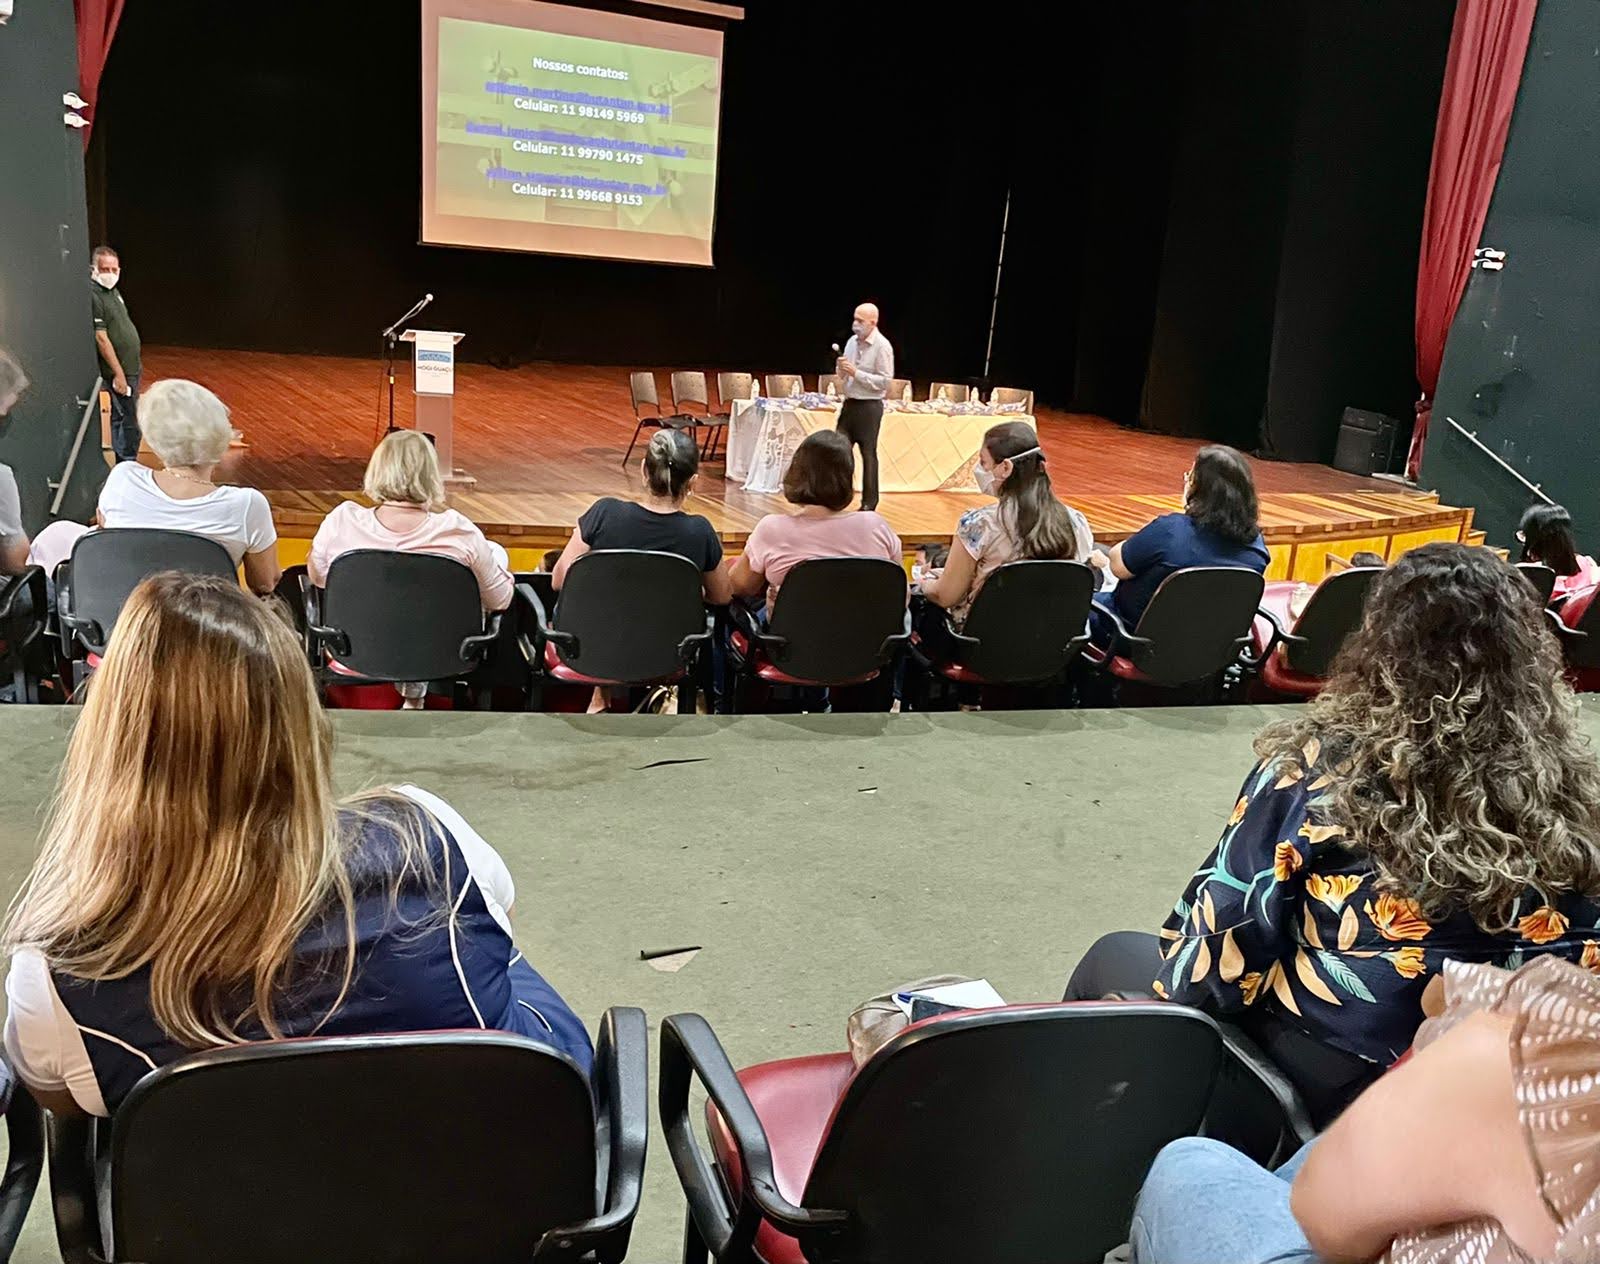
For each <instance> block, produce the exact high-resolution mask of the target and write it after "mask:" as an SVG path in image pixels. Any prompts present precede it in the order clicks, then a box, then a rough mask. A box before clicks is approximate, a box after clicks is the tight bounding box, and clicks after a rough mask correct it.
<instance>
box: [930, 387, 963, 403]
mask: <svg viewBox="0 0 1600 1264" xmlns="http://www.w3.org/2000/svg"><path fill="white" fill-rule="evenodd" d="M971 394H972V391H971V388H970V387H967V386H963V385H962V384H961V383H960V382H934V383H931V384H930V385H929V387H928V398H929V399H931V400H943V401H944V402H946V403H950V404H965V403H966V402H967V400H968V398H969V397H970V396H971Z"/></svg>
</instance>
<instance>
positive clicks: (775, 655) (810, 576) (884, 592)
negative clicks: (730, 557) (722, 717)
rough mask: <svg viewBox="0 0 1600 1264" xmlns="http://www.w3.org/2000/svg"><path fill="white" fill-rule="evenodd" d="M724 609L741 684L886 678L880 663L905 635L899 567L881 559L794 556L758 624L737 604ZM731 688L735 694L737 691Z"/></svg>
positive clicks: (907, 625)
mask: <svg viewBox="0 0 1600 1264" xmlns="http://www.w3.org/2000/svg"><path fill="white" fill-rule="evenodd" d="M729 615H730V618H731V620H732V623H733V631H732V633H731V635H730V637H729V646H730V658H731V660H732V661H731V666H732V667H733V670H734V672H735V674H736V677H737V683H738V684H740V685H745V686H748V685H751V684H752V683H753V682H755V681H760V682H762V683H763V684H766V685H779V686H791V687H802V688H804V687H813V688H815V687H833V688H841V687H844V686H849V685H863V684H867V683H868V682H872V681H879V683H888V682H889V681H891V680H892V675H893V673H892V672H891V673H884V669H885V668H886V667H889V666H891V664H892V663H893V662H894V660H895V659H896V657H897V656H898V655H899V654H900V653H901V652H902V651H903V650H904V649H905V647H906V645H907V644H909V642H910V640H911V620H910V616H909V615H908V614H907V612H906V573H905V571H904V570H902V569H901V568H900V567H899V566H896V565H895V564H894V563H893V562H891V561H888V560H887V559H885V558H876V557H829V558H814V559H812V560H811V561H808V562H801V563H800V564H799V565H798V566H796V567H795V568H794V569H793V570H791V571H790V572H789V573H788V575H787V576H786V577H785V578H784V581H783V586H782V587H781V588H780V589H779V590H778V601H777V604H776V606H775V607H774V608H773V611H772V619H771V621H770V622H769V624H768V625H767V626H766V627H765V628H763V627H761V626H760V624H759V623H758V622H757V620H756V618H755V616H753V615H752V614H751V613H750V611H749V609H748V608H747V607H746V606H744V605H743V604H742V603H739V602H735V603H734V604H733V605H732V606H730V607H729ZM732 692H733V694H734V697H735V700H737V699H738V697H739V694H740V693H741V690H740V689H739V688H737V687H736V688H735V689H734V690H733V691H732ZM883 706H884V708H885V709H887V707H888V700H887V698H885V699H884V702H883Z"/></svg>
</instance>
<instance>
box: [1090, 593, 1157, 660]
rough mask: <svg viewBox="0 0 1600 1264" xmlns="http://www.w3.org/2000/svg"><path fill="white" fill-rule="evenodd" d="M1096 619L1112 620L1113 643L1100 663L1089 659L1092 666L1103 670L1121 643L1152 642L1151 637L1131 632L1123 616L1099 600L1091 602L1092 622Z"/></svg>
mask: <svg viewBox="0 0 1600 1264" xmlns="http://www.w3.org/2000/svg"><path fill="white" fill-rule="evenodd" d="M1095 619H1109V620H1110V621H1111V633H1112V635H1111V643H1110V644H1109V645H1107V646H1106V656H1105V659H1104V660H1103V661H1102V662H1099V663H1095V662H1094V661H1093V660H1092V659H1090V660H1088V661H1089V663H1090V665H1091V666H1094V667H1098V668H1100V669H1101V670H1102V671H1103V670H1104V669H1105V668H1106V666H1107V665H1108V664H1109V663H1110V662H1111V659H1112V657H1113V656H1114V655H1115V654H1116V652H1117V647H1118V645H1119V644H1121V643H1123V642H1126V643H1127V644H1129V645H1150V644H1152V642H1151V640H1150V638H1149V637H1147V636H1139V635H1138V634H1136V633H1134V632H1130V631H1129V630H1128V625H1127V624H1126V623H1124V622H1123V621H1122V616H1121V615H1119V614H1118V613H1117V612H1116V611H1115V610H1113V609H1112V608H1111V607H1110V606H1102V605H1101V604H1100V603H1099V602H1098V601H1091V602H1090V603H1089V621H1090V623H1091V624H1092V623H1093V622H1094V620H1095ZM1090 639H1091V640H1092V639H1093V638H1092V637H1091V638H1090Z"/></svg>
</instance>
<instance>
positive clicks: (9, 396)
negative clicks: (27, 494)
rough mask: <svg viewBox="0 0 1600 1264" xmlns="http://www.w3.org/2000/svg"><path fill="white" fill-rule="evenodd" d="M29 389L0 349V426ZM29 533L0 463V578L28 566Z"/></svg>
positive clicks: (13, 479) (12, 479)
mask: <svg viewBox="0 0 1600 1264" xmlns="http://www.w3.org/2000/svg"><path fill="white" fill-rule="evenodd" d="M27 389H28V375H27V374H26V373H24V372H23V371H22V366H21V365H20V364H18V363H17V362H16V361H15V360H13V359H12V358H11V356H10V354H9V353H7V352H6V350H5V349H4V348H0V422H4V421H5V419H6V418H7V417H8V416H9V415H10V413H11V410H12V409H13V408H15V407H16V406H17V401H18V400H20V399H21V398H22V392H23V391H25V390H27ZM28 548H29V542H28V533H27V531H26V530H25V529H24V528H23V525H22V497H21V495H20V494H19V493H18V491H17V476H16V475H15V474H13V473H12V472H11V467H10V466H9V465H5V464H3V463H0V575H19V574H21V573H22V571H23V570H24V569H25V568H26V567H27V565H28Z"/></svg>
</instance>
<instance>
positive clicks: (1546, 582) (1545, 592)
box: [1517, 562, 1556, 606]
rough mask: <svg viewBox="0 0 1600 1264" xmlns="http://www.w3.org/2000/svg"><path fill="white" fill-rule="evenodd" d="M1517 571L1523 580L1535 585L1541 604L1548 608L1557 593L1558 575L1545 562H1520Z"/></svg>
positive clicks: (1534, 588)
mask: <svg viewBox="0 0 1600 1264" xmlns="http://www.w3.org/2000/svg"><path fill="white" fill-rule="evenodd" d="M1517 570H1518V572H1519V573H1520V574H1521V575H1522V578H1523V579H1525V580H1527V581H1528V582H1529V583H1530V584H1532V585H1533V591H1534V593H1535V594H1537V596H1538V598H1539V604H1540V605H1541V606H1548V605H1549V604H1550V598H1551V597H1553V596H1554V595H1555V591H1556V573H1555V572H1554V571H1553V570H1551V569H1550V568H1549V567H1548V566H1546V565H1545V564H1544V563H1543V562H1518V563H1517Z"/></svg>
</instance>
